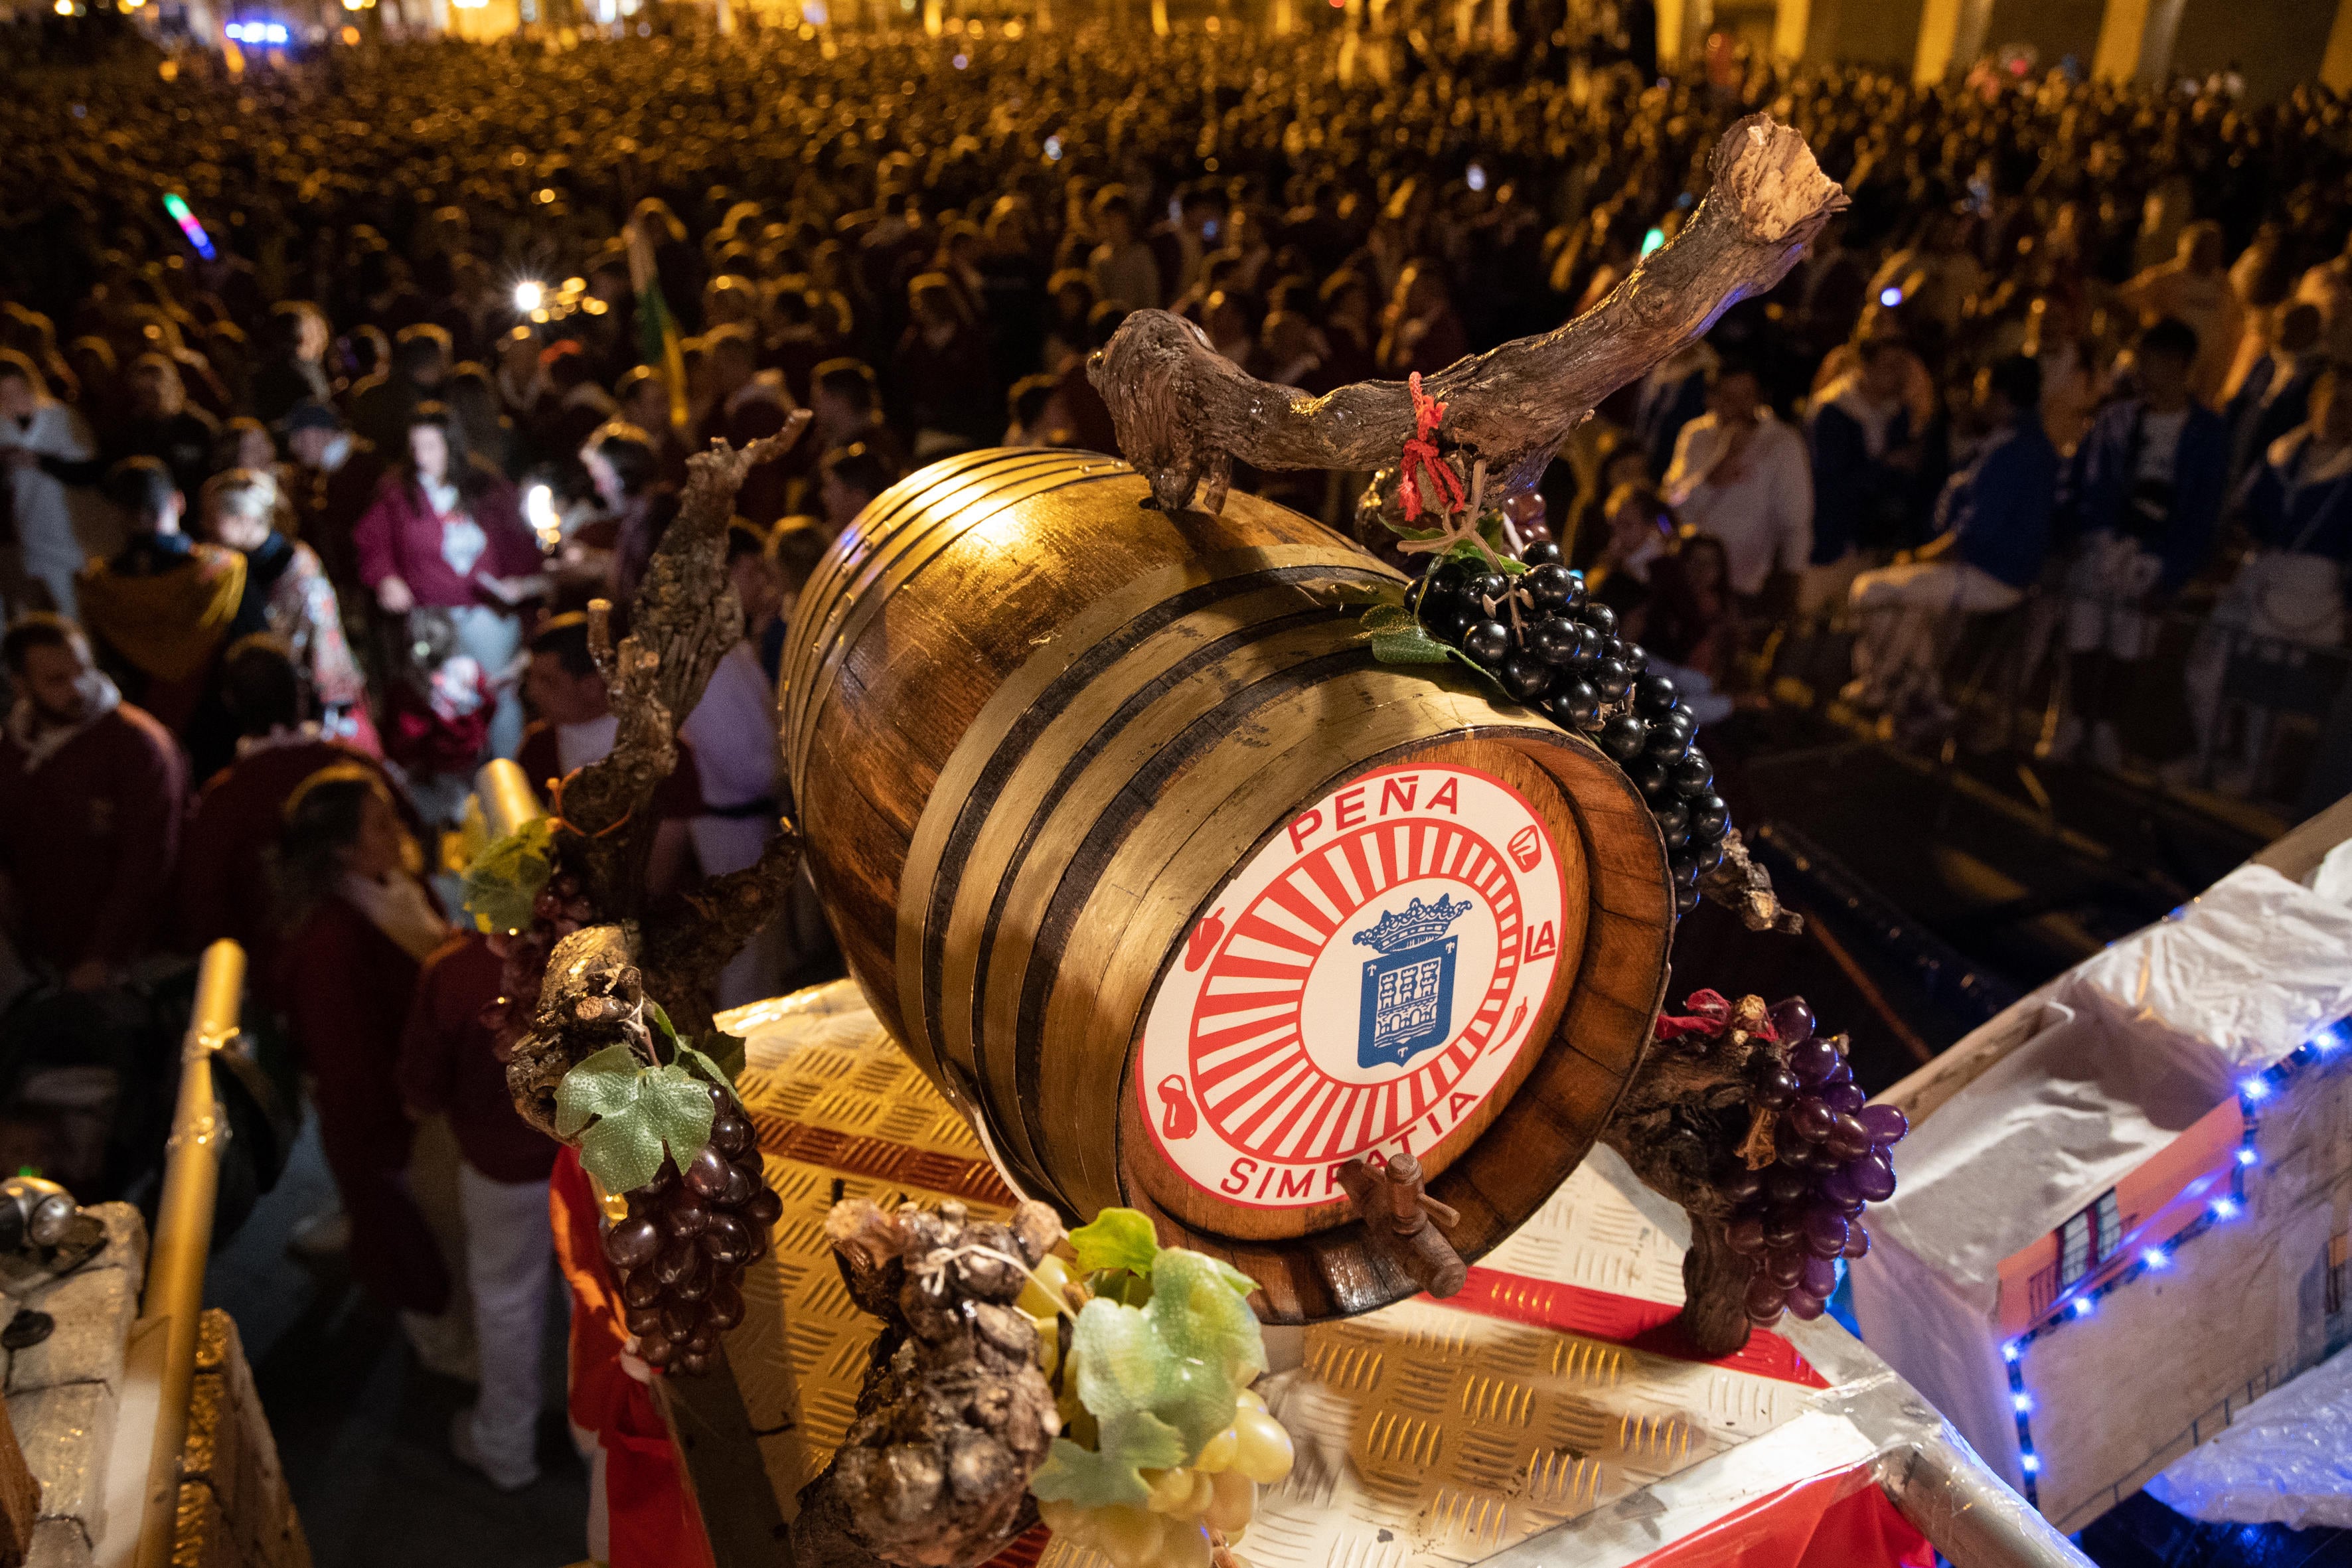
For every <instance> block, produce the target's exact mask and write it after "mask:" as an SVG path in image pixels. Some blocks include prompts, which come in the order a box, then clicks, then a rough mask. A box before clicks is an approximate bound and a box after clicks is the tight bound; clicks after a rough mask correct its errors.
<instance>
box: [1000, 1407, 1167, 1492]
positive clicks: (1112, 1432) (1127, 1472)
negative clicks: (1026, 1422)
mask: <svg viewBox="0 0 2352 1568" xmlns="http://www.w3.org/2000/svg"><path fill="white" fill-rule="evenodd" d="M1192 1452H1193V1451H1192V1450H1191V1449H1188V1448H1186V1447H1184V1438H1183V1436H1182V1434H1181V1433H1179V1432H1178V1431H1177V1430H1176V1428H1174V1427H1173V1426H1170V1425H1168V1423H1167V1422H1165V1421H1162V1420H1160V1417H1158V1416H1157V1415H1151V1414H1150V1413H1149V1412H1148V1411H1147V1412H1138V1413H1136V1414H1133V1415H1120V1416H1115V1417H1113V1418H1112V1419H1110V1420H1108V1421H1105V1422H1104V1423H1103V1424H1102V1447H1100V1448H1099V1449H1092V1448H1082V1447H1079V1446H1078V1445H1077V1444H1076V1443H1073V1442H1071V1441H1070V1440H1069V1439H1068V1438H1067V1437H1056V1438H1055V1439H1054V1447H1053V1450H1052V1451H1051V1452H1050V1453H1048V1454H1047V1455H1046V1457H1045V1463H1044V1464H1043V1465H1041V1466H1039V1467H1038V1468H1037V1473H1036V1474H1035V1475H1034V1476H1033V1477H1031V1478H1030V1479H1029V1489H1030V1490H1031V1491H1033V1492H1034V1493H1035V1494H1036V1495H1037V1496H1038V1498H1039V1499H1040V1500H1044V1501H1046V1502H1070V1503H1075V1504H1076V1505H1077V1506H1078V1507H1080V1508H1108V1507H1110V1506H1111V1505H1112V1504H1114V1503H1140V1502H1143V1501H1146V1500H1149V1499H1150V1496H1151V1488H1150V1485H1148V1484H1147V1483H1146V1482H1145V1480H1144V1479H1143V1477H1142V1475H1141V1474H1140V1473H1139V1472H1141V1471H1144V1470H1164V1469H1168V1468H1171V1467H1172V1466H1176V1465H1181V1464H1182V1463H1183V1462H1184V1461H1185V1460H1186V1459H1187V1458H1191V1457H1192Z"/></svg>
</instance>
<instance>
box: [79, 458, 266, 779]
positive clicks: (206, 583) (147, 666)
mask: <svg viewBox="0 0 2352 1568" xmlns="http://www.w3.org/2000/svg"><path fill="white" fill-rule="evenodd" d="M106 493H107V497H108V499H109V500H112V501H113V502H114V503H115V505H117V506H118V507H121V509H122V510H123V512H124V513H125V514H126V515H127V516H128V517H129V518H130V520H131V542H130V543H128V544H126V545H124V546H123V547H122V549H121V551H119V552H116V553H115V554H114V555H113V556H112V557H110V558H109V559H105V560H93V561H91V562H90V563H89V565H87V566H85V567H83V568H82V572H81V575H80V577H79V580H78V582H77V589H78V592H79V598H80V601H81V606H82V621H83V625H84V626H87V627H88V629H89V635H90V638H91V641H92V642H93V644H94V645H95V646H96V647H97V648H98V650H99V654H100V663H101V664H102V665H103V666H104V667H105V668H106V669H107V673H108V674H110V676H112V677H113V679H114V680H115V681H116V683H117V684H119V685H120V686H121V688H122V689H123V690H124V691H125V692H126V693H128V695H129V696H130V698H131V700H132V701H134V702H136V703H138V704H139V705H140V706H141V707H142V708H144V709H146V710H148V711H149V712H150V713H152V714H153V715H154V716H155V717H156V719H157V720H159V721H162V722H163V724H164V725H165V726H166V727H167V728H169V729H170V730H171V731H173V733H174V734H176V735H180V736H182V737H183V738H187V737H188V736H189V733H190V729H191V726H192V724H193V723H194V721H195V720H196V718H197V715H198V710H199V709H200V708H202V707H203V706H204V705H205V696H206V694H207V693H208V692H209V690H210V689H211V684H212V675H213V667H214V665H215V662H217V660H218V658H219V656H220V652H221V650H222V649H223V648H225V647H227V646H228V645H229V644H230V643H231V642H232V641H234V640H236V638H237V637H243V636H245V635H246V634H247V633H248V632H257V631H261V630H264V629H266V626H267V623H266V622H265V621H264V620H263V619H262V618H261V615H260V613H259V607H258V606H255V607H253V608H252V609H251V610H248V609H247V605H246V595H245V580H246V563H245V557H243V556H242V555H239V554H238V553H237V552H236V551H234V550H224V549H222V548H221V547H219V546H218V545H213V544H199V543H196V542H194V541H193V540H191V539H189V538H188V536H187V535H186V534H184V533H183V532H181V531H180V519H181V514H182V513H183V511H184V510H185V508H186V505H187V498H186V497H185V496H184V494H183V493H182V492H181V490H180V487H179V484H178V482H177V481H176V480H174V479H173V477H172V472H171V470H170V469H169V468H165V467H164V465H163V462H162V461H161V460H160V459H158V458H152V457H141V458H125V459H124V460H123V461H121V462H120V463H118V464H116V465H115V466H114V469H113V471H112V472H111V473H110V474H108V475H107V479H106Z"/></svg>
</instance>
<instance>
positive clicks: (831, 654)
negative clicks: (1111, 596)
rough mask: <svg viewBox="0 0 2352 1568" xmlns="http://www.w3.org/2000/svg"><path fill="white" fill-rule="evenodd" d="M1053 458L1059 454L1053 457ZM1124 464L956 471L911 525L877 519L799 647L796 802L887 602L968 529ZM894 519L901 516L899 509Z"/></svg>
mask: <svg viewBox="0 0 2352 1568" xmlns="http://www.w3.org/2000/svg"><path fill="white" fill-rule="evenodd" d="M1056 456H1059V455H1058V454H1056ZM1128 471H1129V470H1128V469H1127V468H1125V466H1124V465H1116V464H1111V463H1108V462H1105V463H1099V464H1096V465H1092V466H1088V465H1084V464H1075V463H1071V462H1069V461H1067V460H1066V459H1065V460H1062V461H1049V462H1041V463H1038V464H1035V465H1034V466H1028V465H1015V464H1011V463H1008V464H1005V465H1003V467H1000V468H990V469H988V470H986V471H984V472H981V473H978V474H972V473H961V474H958V475H957V476H955V477H954V478H953V479H950V481H948V482H946V483H944V484H937V485H933V486H930V487H929V488H927V489H923V490H921V491H920V492H919V493H918V494H917V495H915V496H914V497H911V498H909V501H908V504H909V505H912V504H913V503H914V502H916V501H919V502H920V505H921V510H919V512H918V513H917V514H916V517H915V521H913V522H912V523H911V524H909V525H908V526H887V521H888V520H887V519H886V520H881V521H877V531H876V535H875V542H874V547H873V550H872V552H871V553H870V555H868V556H867V557H866V558H865V559H863V560H862V561H861V562H860V563H858V565H857V566H856V569H855V572H856V575H855V580H854V581H853V582H852V583H851V584H849V586H848V587H847V588H846V589H845V591H844V592H843V594H842V595H841V596H840V597H839V598H838V599H836V600H835V602H834V603H833V604H832V605H829V606H827V608H826V611H825V619H824V623H823V624H822V625H821V626H818V627H817V628H816V629H815V631H814V635H812V636H810V637H808V638H807V640H806V641H805V642H804V643H803V647H807V648H809V649H811V650H812V657H813V658H815V659H816V661H817V662H816V663H815V664H814V666H813V668H809V669H808V670H806V671H805V673H804V678H803V679H800V680H799V681H798V682H797V684H796V689H797V691H798V693H799V704H800V705H799V707H798V708H797V709H796V710H794V711H793V724H792V728H791V729H790V730H789V731H786V733H787V736H788V742H787V743H788V744H789V745H790V746H791V748H792V750H791V753H790V754H789V755H788V756H787V757H786V758H785V759H784V762H785V770H786V773H787V775H788V776H789V777H790V778H791V779H792V781H793V789H794V795H795V798H797V796H798V793H799V785H800V780H801V776H802V774H803V772H804V771H805V769H806V768H807V765H808V752H809V747H810V745H811V744H812V743H813V738H814V732H815V727H816V720H817V716H818V714H819V713H820V712H822V711H823V710H824V703H825V700H826V699H827V698H828V697H830V696H831V695H832V693H833V689H834V685H835V680H836V679H837V678H838V676H839V674H840V670H841V662H842V658H841V657H836V655H839V656H843V657H845V654H846V650H847V649H849V648H851V647H855V646H856V643H857V640H858V638H859V637H861V636H862V635H864V633H865V630H866V626H868V625H869V624H870V623H871V622H872V621H873V620H874V618H875V617H876V616H879V615H881V614H882V612H883V608H884V606H885V605H887V604H888V603H889V602H890V596H891V595H893V594H895V593H896V592H897V591H898V589H900V588H901V587H903V586H905V585H906V584H907V583H908V581H909V580H910V579H912V578H913V577H915V576H916V575H917V574H919V573H920V572H921V571H922V570H923V569H924V568H925V567H927V566H929V564H930V563H932V562H933V561H936V560H937V559H939V557H940V555H941V554H943V553H944V552H947V551H948V550H949V549H950V548H952V547H953V546H954V545H955V544H956V542H958V541H960V540H961V539H962V538H963V536H964V535H965V534H967V533H970V532H971V531H972V530H974V529H976V528H979V527H981V526H982V524H985V523H987V522H990V521H993V520H994V519H995V518H996V517H997V516H998V515H999V514H1001V513H1003V512H1004V511H1006V510H1009V509H1011V508H1013V507H1015V506H1018V505H1020V504H1021V503H1023V502H1024V501H1027V500H1033V499H1034V498H1035V497H1037V496H1041V495H1044V494H1046V493H1047V492H1049V491H1052V490H1057V489H1064V488H1065V487H1066V486H1070V485H1079V484H1089V483H1093V482H1096V481H1098V480H1102V479H1111V478H1115V477H1117V476H1119V475H1123V474H1126V473H1127V472H1128ZM899 515H903V509H902V511H901V513H900V514H899Z"/></svg>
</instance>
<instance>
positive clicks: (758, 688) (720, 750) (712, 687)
mask: <svg viewBox="0 0 2352 1568" xmlns="http://www.w3.org/2000/svg"><path fill="white" fill-rule="evenodd" d="M678 733H679V734H681V735H683V736H685V737H686V741H687V743H688V745H690V746H692V747H693V748H694V766H695V771H696V773H697V774H698V776H699V777H700V779H701V781H702V799H703V802H704V804H705V805H713V806H720V807H726V806H738V805H750V804H751V802H753V801H756V800H772V799H774V798H775V795H776V763H777V752H776V696H775V692H774V691H773V690H772V689H771V688H770V687H769V685H768V676H767V672H766V671H765V670H763V669H761V668H760V656H759V653H758V651H757V650H756V649H755V648H753V647H752V646H751V643H750V641H748V640H746V641H743V642H739V643H737V644H736V645H735V646H734V647H731V648H729V649H728V650H727V654H726V657H724V658H721V659H720V660H719V663H718V666H717V667H716V668H713V669H712V670H711V672H710V684H709V686H707V687H705V688H704V689H703V692H702V700H701V701H699V702H698V703H696V704H695V706H694V711H693V712H691V713H689V714H688V715H687V717H686V722H685V723H684V724H681V725H680V726H678ZM754 858H756V855H755V857H754ZM745 864H747V865H748V864H750V862H748V861H747V862H745ZM703 869H704V870H706V871H717V870H719V869H721V868H719V867H715V866H712V865H711V864H710V863H709V861H707V860H706V861H705V862H703ZM724 869H727V870H730V871H731V870H734V869H735V868H734V867H732V866H730V867H726V868H724Z"/></svg>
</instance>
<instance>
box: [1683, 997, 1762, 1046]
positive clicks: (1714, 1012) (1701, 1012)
mask: <svg viewBox="0 0 2352 1568" xmlns="http://www.w3.org/2000/svg"><path fill="white" fill-rule="evenodd" d="M1683 1005H1684V1006H1685V1007H1687V1008H1689V1009H1690V1012H1689V1013H1688V1014H1686V1015H1684V1016H1679V1017H1677V1016H1671V1015H1664V1016H1660V1017H1659V1019H1658V1026H1657V1028H1656V1030H1655V1031H1654V1034H1655V1036H1656V1037H1657V1038H1659V1039H1661V1040H1671V1039H1675V1038H1677V1037H1681V1036H1684V1035H1719V1034H1721V1033H1723V1031H1724V1028H1725V1026H1727V1025H1728V1024H1729V1023H1730V1022H1731V999H1730V998H1729V997H1727V996H1726V995H1724V994H1723V993H1722V992H1720V991H1694V992H1692V993H1691V994H1689V995H1688V996H1686V997H1685V998H1684V999H1683ZM1763 1035H1764V1037H1765V1038H1767V1039H1769V1038H1771V1036H1772V1030H1771V1026H1769V1025H1767V1026H1765V1027H1764V1030H1763Z"/></svg>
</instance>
